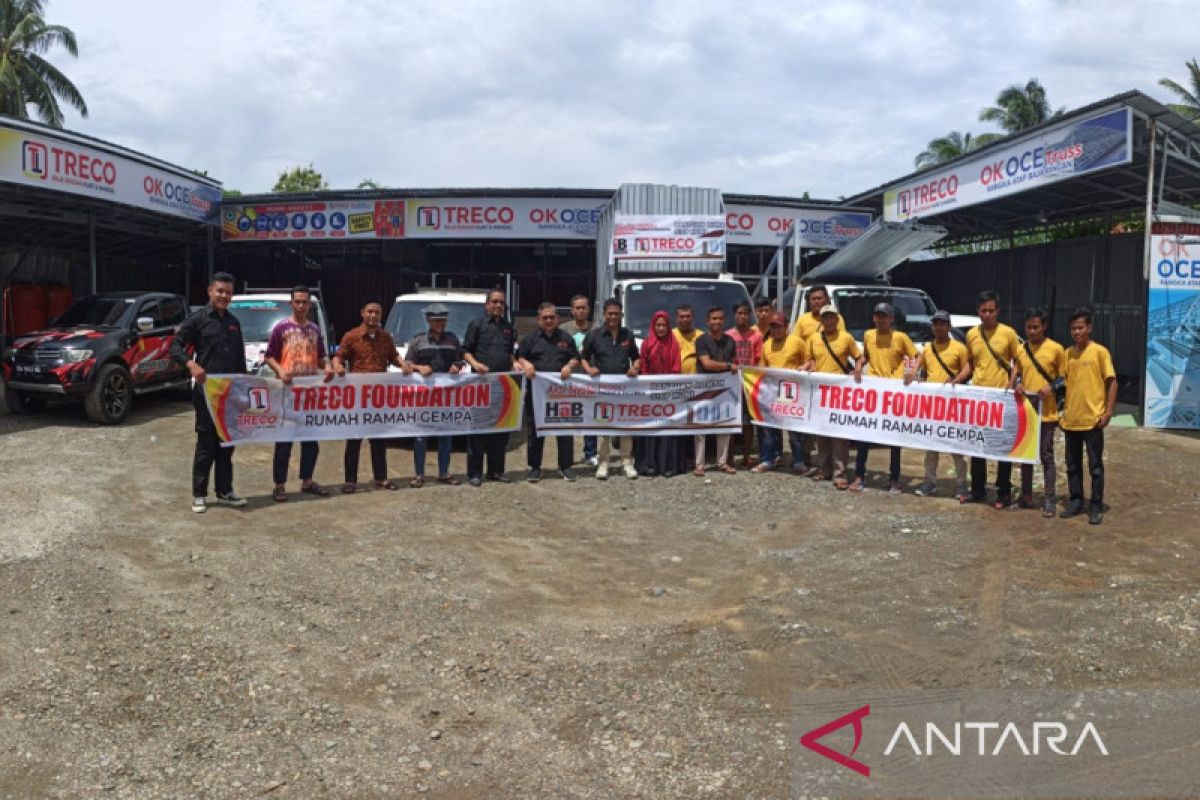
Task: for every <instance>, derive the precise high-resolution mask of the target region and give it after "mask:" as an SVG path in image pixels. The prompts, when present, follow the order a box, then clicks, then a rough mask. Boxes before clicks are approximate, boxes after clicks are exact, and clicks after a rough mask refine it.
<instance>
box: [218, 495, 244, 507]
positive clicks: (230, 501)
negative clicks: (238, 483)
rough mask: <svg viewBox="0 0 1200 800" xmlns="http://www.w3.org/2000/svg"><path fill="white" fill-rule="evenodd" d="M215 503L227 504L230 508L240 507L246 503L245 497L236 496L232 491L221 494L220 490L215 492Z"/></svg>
mask: <svg viewBox="0 0 1200 800" xmlns="http://www.w3.org/2000/svg"><path fill="white" fill-rule="evenodd" d="M217 505H219V506H229V507H230V508H241V507H242V506H244V505H246V498H244V497H238V496H237V495H236V494H234V493H233V492H229V493H228V494H221V493H220V492H217Z"/></svg>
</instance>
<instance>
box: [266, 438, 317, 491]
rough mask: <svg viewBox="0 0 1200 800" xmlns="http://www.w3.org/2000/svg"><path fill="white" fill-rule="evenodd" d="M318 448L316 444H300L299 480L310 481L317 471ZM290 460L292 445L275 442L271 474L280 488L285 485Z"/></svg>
mask: <svg viewBox="0 0 1200 800" xmlns="http://www.w3.org/2000/svg"><path fill="white" fill-rule="evenodd" d="M318 450H319V448H318V446H317V443H316V442H301V443H300V480H302V481H310V480H312V476H313V473H314V472H316V471H317V452H318ZM291 460H292V443H291V442H276V443H275V458H274V459H273V460H272V464H271V472H272V474H273V476H274V478H275V483H276V485H278V486H282V485H283V484H285V483H287V474H288V462H290V461H291Z"/></svg>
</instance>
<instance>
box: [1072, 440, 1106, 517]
mask: <svg viewBox="0 0 1200 800" xmlns="http://www.w3.org/2000/svg"><path fill="white" fill-rule="evenodd" d="M1063 436H1064V437H1065V438H1066V440H1067V490H1068V492H1070V497H1071V505H1080V506H1082V505H1083V451H1084V450H1085V449H1086V450H1087V460H1088V472H1090V473H1091V475H1092V496H1091V498H1090V499H1089V501H1088V502H1089V504H1090V505H1091V507H1092V508H1094V509H1097V510H1100V509H1102V508H1103V507H1104V428H1092V429H1091V430H1090V431H1068V430H1064V431H1063Z"/></svg>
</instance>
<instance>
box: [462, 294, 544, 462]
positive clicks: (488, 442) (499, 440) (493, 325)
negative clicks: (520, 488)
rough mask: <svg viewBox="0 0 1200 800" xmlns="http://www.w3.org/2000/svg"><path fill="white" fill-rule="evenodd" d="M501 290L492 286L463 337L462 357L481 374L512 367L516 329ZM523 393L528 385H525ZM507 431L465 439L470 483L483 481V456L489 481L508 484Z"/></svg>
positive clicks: (503, 370) (506, 370)
mask: <svg viewBox="0 0 1200 800" xmlns="http://www.w3.org/2000/svg"><path fill="white" fill-rule="evenodd" d="M507 307H508V306H507V303H506V302H505V299H504V292H503V291H501V290H500V289H493V290H491V291H490V292H488V295H487V300H486V301H485V303H484V311H485V313H484V315H483V316H482V317H479V318H477V319H473V320H471V324H469V325H467V333H466V335H465V336H464V337H463V360H465V361H466V362H467V363H468V364H470V365H471V369H473V370H474V371H475V372H478V373H480V374H481V375H486V374H487V373H488V372H511V371H512V370H513V369H514V367H515V366H516V353H515V351H516V345H517V334H516V328H514V327H513V324H512V322H511V321H509V319H508V318H507V316H506V314H505V312H506V309H507ZM525 390H526V392H528V391H529V387H528V386H526V387H525ZM507 447H508V434H507V433H485V434H479V435H478V436H471V437H468V438H467V479H468V482H469V483H470V484H471V485H472V486H479V485H481V484H482V483H483V459H484V456H485V455H486V456H487V467H488V471H487V477H488V480H490V481H498V482H499V483H511V481H510V480H509V478H508V477H507V476H506V475H505V474H504V454H505V453H504V451H505V450H506V449H507Z"/></svg>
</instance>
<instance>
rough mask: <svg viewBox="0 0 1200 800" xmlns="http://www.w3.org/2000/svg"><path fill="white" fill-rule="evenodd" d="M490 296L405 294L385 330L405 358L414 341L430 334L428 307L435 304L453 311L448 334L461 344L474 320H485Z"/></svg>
mask: <svg viewBox="0 0 1200 800" xmlns="http://www.w3.org/2000/svg"><path fill="white" fill-rule="evenodd" d="M487 295H488V293H487V290H485V289H419V290H417V291H416V292H414V293H413V294H402V295H399V296H398V297H397V298H396V302H394V303H393V304H392V310H391V311H390V312H388V316H387V322H386V323H384V327H385V328H386V329H387V332H388V333H390V334H391V335H392V338H393V339H395V340H396V352H397V353H399V354H400V357H401V358H405V357H406V355H407V353H408V343H409V342H410V341H412V338H413V337H414V336H416V335H417V334H418V333H424V332H425V331H427V330H429V324H428V323H426V322H425V307H426V306H428V305H430V304H431V303H441V304H442V305H444V306H446V308H448V309H450V319H448V320H447V321H446V330H448V331H450V332H451V333H453V334H454V335H455V336H457V337H458V340H459V341H460V342H461V341H462V339H463V337H465V336H466V335H467V325H468V324H470V322H471V320H473V319H475V318H477V317H482V316H483V314H484V309H483V304H484V302H485V301H486V300H487Z"/></svg>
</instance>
